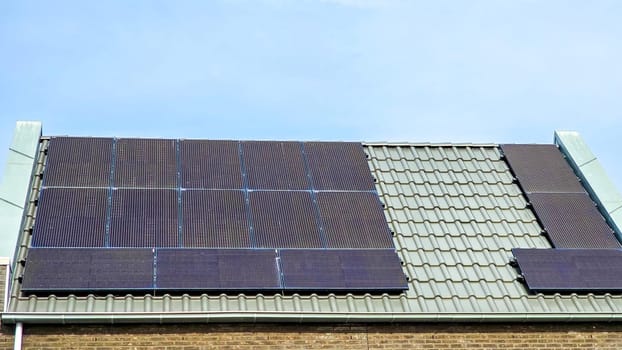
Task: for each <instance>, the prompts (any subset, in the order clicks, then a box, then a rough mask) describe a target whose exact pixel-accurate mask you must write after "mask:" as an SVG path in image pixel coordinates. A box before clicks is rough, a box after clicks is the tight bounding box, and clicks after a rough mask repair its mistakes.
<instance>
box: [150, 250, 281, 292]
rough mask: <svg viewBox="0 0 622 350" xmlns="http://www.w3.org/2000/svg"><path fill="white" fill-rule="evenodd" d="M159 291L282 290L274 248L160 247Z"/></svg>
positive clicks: (158, 263)
mask: <svg viewBox="0 0 622 350" xmlns="http://www.w3.org/2000/svg"><path fill="white" fill-rule="evenodd" d="M156 287H157V289H159V290H222V291H228V290H236V291H243V290H253V291H260V290H278V289H280V288H281V284H280V276H279V272H278V269H277V261H276V251H275V250H274V249H262V250H254V249H158V250H157V255H156Z"/></svg>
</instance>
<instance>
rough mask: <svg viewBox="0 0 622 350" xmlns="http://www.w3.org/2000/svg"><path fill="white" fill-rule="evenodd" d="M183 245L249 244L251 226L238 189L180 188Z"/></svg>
mask: <svg viewBox="0 0 622 350" xmlns="http://www.w3.org/2000/svg"><path fill="white" fill-rule="evenodd" d="M181 203H182V221H183V229H182V233H183V241H182V242H183V246H184V247H209V248H245V247H246V248H250V246H251V244H250V227H249V221H248V214H247V208H246V203H245V199H244V192H243V191H241V190H237V191H236V190H209V191H206V190H186V191H183V192H182V201H181Z"/></svg>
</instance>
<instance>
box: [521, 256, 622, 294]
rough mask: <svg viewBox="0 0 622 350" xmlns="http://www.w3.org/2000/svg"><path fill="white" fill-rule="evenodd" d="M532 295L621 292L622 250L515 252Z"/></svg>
mask: <svg viewBox="0 0 622 350" xmlns="http://www.w3.org/2000/svg"><path fill="white" fill-rule="evenodd" d="M512 253H513V254H514V257H516V261H517V263H518V266H519V268H520V270H521V273H522V275H523V277H524V278H525V282H526V283H527V287H528V288H529V289H530V290H531V291H533V292H543V293H546V292H550V293H553V292H599V293H604V292H622V251H621V250H619V249H519V248H515V249H512Z"/></svg>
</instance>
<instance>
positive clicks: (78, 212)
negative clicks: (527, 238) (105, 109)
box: [22, 137, 407, 292]
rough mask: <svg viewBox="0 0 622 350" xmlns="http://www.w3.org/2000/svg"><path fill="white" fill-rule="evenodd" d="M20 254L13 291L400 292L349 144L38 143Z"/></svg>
mask: <svg viewBox="0 0 622 350" xmlns="http://www.w3.org/2000/svg"><path fill="white" fill-rule="evenodd" d="M31 246H32V248H31V249H30V251H29V254H28V258H27V262H26V267H25V273H24V279H23V284H22V290H23V291H26V292H37V291H43V292H53V291H61V292H62V291H70V290H85V291H98V290H107V291H109V290H112V291H114V290H119V291H122V290H152V289H153V290H156V291H157V290H163V289H165V290H245V291H248V290H257V291H261V290H285V291H288V290H299V289H300V290H307V289H311V290H317V291H332V290H351V291H357V290H366V291H376V290H377V291H401V290H404V289H407V284H406V278H405V276H404V274H403V272H402V269H401V265H400V261H399V259H398V257H397V254H396V252H395V247H394V245H393V241H392V238H391V233H390V231H389V228H388V225H387V222H386V219H385V217H384V213H383V210H382V205H381V202H380V200H379V198H378V195H377V193H376V192H375V186H374V182H373V177H372V176H371V172H370V171H369V168H368V165H367V160H366V157H365V154H364V152H363V148H362V145H361V144H359V143H347V142H273V141H248V142H247V141H210V140H166V139H112V138H73V137H55V138H51V140H50V142H49V146H48V150H47V161H46V166H45V170H44V176H43V186H42V189H41V191H40V197H39V201H38V208H37V215H36V220H35V225H34V228H33V234H32V240H31ZM50 262H53V263H50ZM121 262H122V263H121ZM49 276H55V277H54V278H55V281H56V282H54V281H52V280H51V279H50V278H49Z"/></svg>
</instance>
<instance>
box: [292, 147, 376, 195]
mask: <svg viewBox="0 0 622 350" xmlns="http://www.w3.org/2000/svg"><path fill="white" fill-rule="evenodd" d="M304 147H305V156H306V158H307V162H308V165H309V171H310V174H311V176H312V178H313V186H314V189H316V190H356V191H373V190H375V184H374V179H373V177H372V175H371V171H370V170H369V165H368V164H367V159H366V156H365V152H364V150H363V146H362V145H361V144H360V143H357V142H305V143H304Z"/></svg>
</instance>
